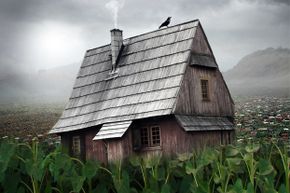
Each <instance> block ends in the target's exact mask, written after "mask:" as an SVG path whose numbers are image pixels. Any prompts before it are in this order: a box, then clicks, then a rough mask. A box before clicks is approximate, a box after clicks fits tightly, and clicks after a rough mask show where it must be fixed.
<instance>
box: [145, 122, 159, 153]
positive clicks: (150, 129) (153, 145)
mask: <svg viewBox="0 0 290 193" xmlns="http://www.w3.org/2000/svg"><path fill="white" fill-rule="evenodd" d="M154 128H158V134H157V135H156V134H155V135H153V129H154ZM144 130H146V132H147V135H146V136H145V138H146V139H147V140H143V138H144V136H142V133H143V131H144ZM154 137H155V138H158V139H154ZM154 140H157V141H158V140H159V142H158V143H154ZM140 141H141V148H142V149H150V148H160V147H161V128H160V126H158V125H152V126H147V127H141V128H140ZM143 141H147V143H146V144H145V143H144V142H143Z"/></svg>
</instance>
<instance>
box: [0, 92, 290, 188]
mask: <svg viewBox="0 0 290 193" xmlns="http://www.w3.org/2000/svg"><path fill="white" fill-rule="evenodd" d="M235 101H236V113H235V118H236V120H235V122H236V134H237V141H236V142H235V143H234V144H233V145H228V146H218V147H215V148H204V149H202V150H199V151H194V152H190V153H188V154H181V155H176V156H175V157H171V158H168V157H153V158H150V159H149V158H140V157H130V158H128V159H127V160H124V161H123V162H117V163H110V164H109V165H103V164H101V163H99V162H96V161H91V160H87V161H81V160H79V159H77V158H74V157H71V156H69V155H68V154H66V153H65V152H64V151H62V150H61V146H60V144H59V141H60V139H59V137H58V136H54V135H48V134H47V133H48V131H49V129H50V128H51V127H52V126H53V125H54V124H55V122H56V121H57V119H58V118H59V116H60V115H61V112H62V110H63V108H64V106H63V104H47V105H43V104H42V105H41V104H38V105H2V106H1V107H0V192H3V193H15V192H18V193H26V192H27V193H54V192H55V193H59V192H61V193H70V192H71V193H73V192H82V193H94V192H104V193H106V192H108V193H111V192H113V193H130V192H132V193H133V192H142V193H154V192H155V193H159V192H161V193H177V192H180V193H183V192H185V193H190V192H194V193H277V192H278V193H286V192H289V177H290V172H289V167H290V159H289V154H290V149H289V116H290V115H289V112H290V100H289V98H272V97H252V98H236V99H235Z"/></svg>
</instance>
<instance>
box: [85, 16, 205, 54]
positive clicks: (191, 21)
mask: <svg viewBox="0 0 290 193" xmlns="http://www.w3.org/2000/svg"><path fill="white" fill-rule="evenodd" d="M196 21H198V22H199V23H200V21H199V19H194V20H190V21H186V22H183V23H178V24H176V25H172V26H169V27H167V28H163V29H157V30H153V31H149V32H145V33H142V34H139V35H135V36H131V37H129V38H126V39H124V40H123V41H126V40H129V39H131V38H136V37H139V36H143V35H146V34H150V33H154V32H157V31H162V30H166V29H168V28H173V27H176V26H180V25H184V24H188V23H193V22H196ZM109 45H110V44H105V45H102V46H98V47H94V48H90V49H88V50H86V52H89V51H92V50H95V49H99V48H103V47H106V46H109Z"/></svg>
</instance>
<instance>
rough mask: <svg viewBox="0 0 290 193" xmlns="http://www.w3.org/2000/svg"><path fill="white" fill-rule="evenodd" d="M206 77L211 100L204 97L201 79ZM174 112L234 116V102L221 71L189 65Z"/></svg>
mask: <svg viewBox="0 0 290 193" xmlns="http://www.w3.org/2000/svg"><path fill="white" fill-rule="evenodd" d="M204 78H206V79H208V81H209V101H203V99H202V94H201V85H200V79H204ZM174 113H175V114H184V115H200V116H221V117H233V116H234V107H233V103H232V101H231V97H230V94H229V92H228V90H227V88H226V86H225V84H224V82H223V79H222V76H221V73H220V72H219V71H218V70H216V69H208V68H204V67H190V66H188V69H187V70H186V74H185V76H184V80H183V84H182V86H181V90H180V92H179V96H178V99H177V103H176V108H175V111H174Z"/></svg>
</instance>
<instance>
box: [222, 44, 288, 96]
mask: <svg viewBox="0 0 290 193" xmlns="http://www.w3.org/2000/svg"><path fill="white" fill-rule="evenodd" d="M223 74H224V78H225V80H226V82H227V84H228V87H229V89H230V91H231V93H232V95H234V96H235V95H236V96H237V95H240V96H286V97H289V96H290V49H287V48H277V49H274V48H267V49H265V50H260V51H256V52H254V53H252V54H249V55H247V56H245V57H244V58H242V59H241V60H240V61H239V62H238V64H237V65H236V66H234V67H233V68H232V69H230V70H229V71H227V72H225V73H223Z"/></svg>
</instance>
